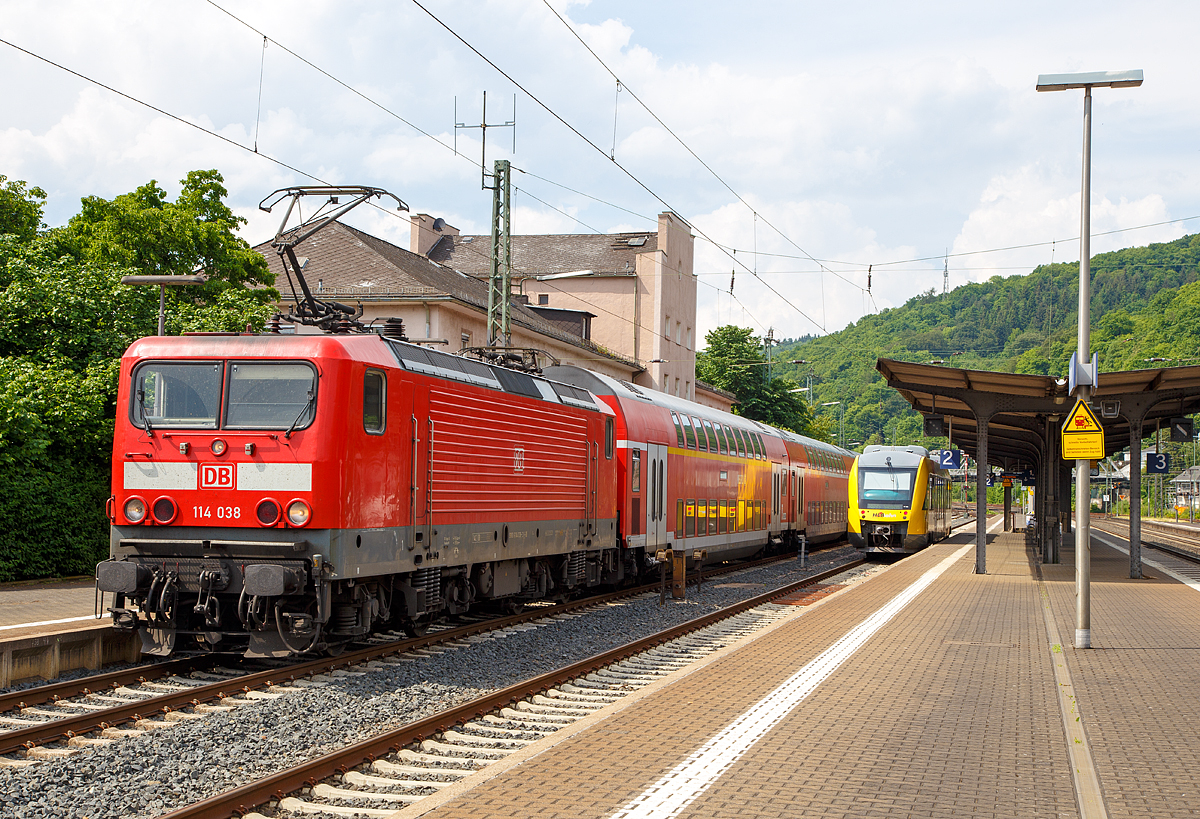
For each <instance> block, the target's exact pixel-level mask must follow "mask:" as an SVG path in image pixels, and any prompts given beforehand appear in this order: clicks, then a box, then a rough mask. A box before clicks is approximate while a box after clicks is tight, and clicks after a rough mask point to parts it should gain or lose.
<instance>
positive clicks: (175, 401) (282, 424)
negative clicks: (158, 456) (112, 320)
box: [131, 361, 317, 430]
mask: <svg viewBox="0 0 1200 819" xmlns="http://www.w3.org/2000/svg"><path fill="white" fill-rule="evenodd" d="M226 371H227V372H228V389H227V390H223V389H222V388H223V386H224V385H225V381H226V378H225V374H226ZM316 390H317V373H316V370H315V369H313V367H312V366H311V365H309V364H307V363H304V362H299V361H262V362H256V361H250V362H246V361H242V362H231V363H229V364H228V368H227V367H226V365H225V364H224V363H223V362H215V361H205V362H190V361H189V362H179V361H171V362H163V361H152V362H146V363H144V364H141V365H140V366H138V368H137V369H136V370H134V373H133V394H132V396H131V398H132V402H131V403H132V407H131V409H132V412H133V422H134V423H135V424H137V425H138V426H146V425H147V422H149V427H150V428H151V429H156V428H159V427H165V428H173V427H174V428H185V429H216V428H217V427H218V426H220V427H222V428H225V429H287V430H295V429H302V428H304V427H306V426H308V425H309V424H310V423H312V420H313V417H314V414H315V412H316V394H317V393H316ZM223 392H224V407H223V410H224V411H223V413H222V393H223ZM222 417H223V418H224V422H223V423H221V422H220V419H221V418H222Z"/></svg>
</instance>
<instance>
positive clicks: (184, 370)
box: [130, 361, 221, 429]
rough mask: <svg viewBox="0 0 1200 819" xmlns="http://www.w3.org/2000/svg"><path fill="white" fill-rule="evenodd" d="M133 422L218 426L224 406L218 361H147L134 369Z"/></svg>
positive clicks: (157, 425)
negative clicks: (219, 415) (218, 418)
mask: <svg viewBox="0 0 1200 819" xmlns="http://www.w3.org/2000/svg"><path fill="white" fill-rule="evenodd" d="M130 398H131V406H130V411H131V414H132V418H133V423H134V424H135V425H137V426H140V427H144V426H146V425H147V424H146V421H147V419H149V426H150V428H151V429H153V428H155V427H185V428H190V429H216V428H217V416H218V413H219V412H220V407H221V365H220V364H219V363H217V362H212V361H208V362H195V363H193V362H187V363H180V362H165V361H158V362H154V361H151V362H147V363H144V364H140V365H138V367H137V369H136V370H134V371H133V391H132V393H131V396H130Z"/></svg>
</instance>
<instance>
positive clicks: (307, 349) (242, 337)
mask: <svg viewBox="0 0 1200 819" xmlns="http://www.w3.org/2000/svg"><path fill="white" fill-rule="evenodd" d="M124 357H125V358H241V357H247V358H314V359H318V358H319V359H337V358H344V359H353V360H355V361H365V362H369V363H373V364H379V365H382V366H395V365H396V359H395V356H393V355H392V354H391V353H390V352H389V351H388V349H387V347H386V345H385V344H384V343H383V340H382V339H381V338H380V337H379V336H376V335H368V334H356V335H324V334H315V333H311V334H306V333H301V334H296V335H290V334H289V335H282V334H266V335H249V334H241V333H239V334H236V335H233V334H229V335H227V334H223V333H221V334H218V333H212V334H208V333H206V334H203V335H188V336H148V337H146V338H142V339H138V340H137V341H135V342H134V343H133V344H131V345H130V346H129V349H128V350H126V351H125V356H124Z"/></svg>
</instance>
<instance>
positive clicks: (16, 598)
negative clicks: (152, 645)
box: [0, 578, 141, 688]
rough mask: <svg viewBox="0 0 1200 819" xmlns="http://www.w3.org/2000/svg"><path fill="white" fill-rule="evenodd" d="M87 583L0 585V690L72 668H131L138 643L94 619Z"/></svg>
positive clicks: (93, 602) (91, 593)
mask: <svg viewBox="0 0 1200 819" xmlns="http://www.w3.org/2000/svg"><path fill="white" fill-rule="evenodd" d="M95 607H96V590H95V583H94V582H93V581H92V579H91V578H81V579H69V580H57V581H48V582H44V583H7V584H3V585H0V688H4V687H6V686H8V685H10V684H12V683H14V682H20V681H22V680H28V679H35V678H41V679H53V678H55V677H57V676H58V675H59V674H61V673H62V672H65V671H71V670H74V669H77V668H92V669H94V668H99V667H100V666H101V665H103V664H107V663H113V662H136V661H137V660H138V658H139V657H140V655H141V641H140V640H138V639H136V635H131V634H129V633H125V632H115V631H113V629H112V625H111V621H110V620H109V619H108V617H107V616H106V617H104V618H101V619H97V618H96V616H95Z"/></svg>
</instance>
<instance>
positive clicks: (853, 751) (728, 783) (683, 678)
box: [396, 534, 1200, 819]
mask: <svg viewBox="0 0 1200 819" xmlns="http://www.w3.org/2000/svg"><path fill="white" fill-rule="evenodd" d="M1093 543H1094V545H1093V550H1092V584H1091V592H1092V640H1093V645H1094V646H1095V647H1094V648H1093V649H1090V650H1076V649H1074V648H1072V647H1071V646H1072V643H1073V638H1074V625H1075V621H1074V617H1075V602H1074V601H1075V594H1074V564H1073V562H1071V561H1073V557H1074V555H1073V545H1072V544H1071V543H1070V542H1069V541H1068V543H1067V544H1065V545H1064V548H1063V558H1064V561H1065V562H1064V563H1063V564H1061V565H1057V566H1039V565H1038V564H1037V563H1036V562H1035V560H1034V559H1033V557H1032V554H1031V553H1028V552H1027V551H1026V548H1025V539H1024V535H1022V534H1001V535H998V536H990V537H989V543H988V546H987V568H988V573H987V574H986V575H977V574H975V573H974V566H975V556H974V546H973V538H972V537H969V536H964V535H960V536H956V537H955V538H952V539H951V540H949V541H947V542H944V543H942V544H938V545H936V546H934V547H931V548H929V549H926V550H925V551H924V552H922V553H920V554H918V555H915V556H913V557H911V558H908V559H906V560H903V561H901V562H899V563H897V564H896V565H894V566H892V567H891V568H890V569H888V570H887V571H885V572H882V573H880V574H878V575H876V576H875V577H873V578H871V579H870V580H868V581H867V582H865V583H862V584H860V585H857V586H852V587H849V588H847V589H845V590H843V591H840V592H838V593H835V594H832V595H829V596H828V597H826V598H825V599H823V600H821V601H820V602H819V603H817V604H814V605H811V606H807V607H803V608H801V607H795V612H794V614H793V615H792V616H791V617H788V618H786V619H784V620H783V621H781V622H780V623H778V624H776V625H775V626H773V627H771V628H770V629H768V630H765V631H764V632H760V633H759V635H758V636H756V637H754V638H749V639H748V640H747V641H744V642H743V643H741V644H739V645H737V646H733V647H730V648H729V649H726V651H725V652H723V653H721V654H719V655H716V656H714V657H713V658H710V659H709V660H707V661H704V662H702V663H698V664H696V665H695V666H693V667H691V668H690V669H687V670H684V671H681V672H679V673H678V674H676V675H674V676H673V677H672V678H671V679H669V680H667V681H664V682H661V683H657V684H655V685H654V686H651V687H649V688H647V689H644V690H643V691H642V692H641V693H640V694H639V695H637V696H635V697H633V698H630V699H629V700H626V701H623V702H622V703H620V704H616V705H614V706H610V708H609V709H606V712H602V713H601V714H599V715H596V716H594V717H591V718H589V720H587V721H585V722H583V723H580V724H577V725H576V726H574V727H573V728H572V729H568V730H566V731H560V732H559V733H558V734H556V735H555V736H553V737H548V738H546V739H544V740H541V741H540V742H538V743H536V744H534V745H532V746H529V747H528V748H527V749H525V750H523V751H521V752H519V753H518V754H515V755H513V757H510V758H509V760H507V761H506V762H505V763H502V764H501V765H498V766H493V767H492V768H489V769H487V770H486V771H485V772H482V773H480V774H476V775H475V776H473V777H472V778H471V779H470V780H467V781H464V782H463V783H461V784H460V785H458V786H456V787H454V788H452V789H448V792H446V793H444V794H442V795H440V797H437V798H434V799H431V800H427V801H425V802H422V803H420V804H419V805H416V806H414V807H412V808H409V809H406V810H404V811H400V812H398V813H397V814H396V816H397V817H415V816H429V817H438V818H439V819H449V818H450V817H462V818H463V819H466V818H467V817H470V819H481V818H482V817H514V816H521V817H542V816H544V817H562V818H564V819H570V818H574V817H579V818H580V819H583V818H584V817H613V816H618V817H643V816H644V817H651V816H653V817H659V818H660V819H667V818H668V817H675V816H679V817H743V816H744V817H808V816H820V817H947V818H949V817H955V819H958V818H959V817H1081V816H1082V817H1085V819H1091V818H1092V817H1100V816H1107V817H1113V818H1114V819H1116V818H1117V817H1122V818H1124V817H1142V816H1146V817H1183V816H1196V815H1200V734H1198V732H1197V727H1198V726H1200V591H1198V590H1197V589H1198V588H1200V587H1197V586H1196V585H1195V584H1193V585H1191V586H1189V585H1186V584H1184V583H1181V582H1178V581H1177V580H1175V579H1173V578H1172V577H1170V576H1169V575H1168V574H1166V573H1165V572H1163V571H1160V570H1158V569H1156V568H1155V567H1153V566H1152V565H1150V564H1149V562H1147V566H1146V570H1145V571H1146V574H1147V575H1149V577H1148V578H1147V579H1144V580H1130V579H1129V577H1128V575H1129V560H1128V557H1127V556H1126V555H1124V554H1122V553H1120V552H1118V551H1116V550H1115V549H1113V548H1110V547H1109V546H1106V545H1103V544H1102V543H1101V541H1100V540H1099V539H1097V540H1096V541H1094V542H1093ZM1039 570H1040V577H1039ZM937 572H940V573H938V574H936V577H933V578H932V579H930V578H931V576H932V575H933V574H934V573H937ZM922 583H927V585H926V586H924V587H922V586H921V584H922ZM914 589H916V591H914ZM905 599H907V602H906V603H903V607H902V608H899V610H898V611H896V613H895V614H894V615H893V616H892V617H891V618H890V619H886V618H883V617H882V615H880V614H879V612H881V611H888V610H890V609H888V606H889V605H890V606H891V608H892V609H895V608H896V606H897V605H898V604H897V602H896V601H901V602H903V601H904V600H905ZM1060 635H1061V637H1060ZM839 652H840V654H839ZM814 661H816V662H815V663H814ZM805 686H807V688H806V687H805ZM773 692H774V693H773ZM780 692H783V693H782V694H781V693H780ZM781 698H782V699H781ZM789 698H790V699H789ZM739 743H740V744H739ZM689 760H690V762H689ZM434 801H436V802H437V804H431V803H432V802H434Z"/></svg>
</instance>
